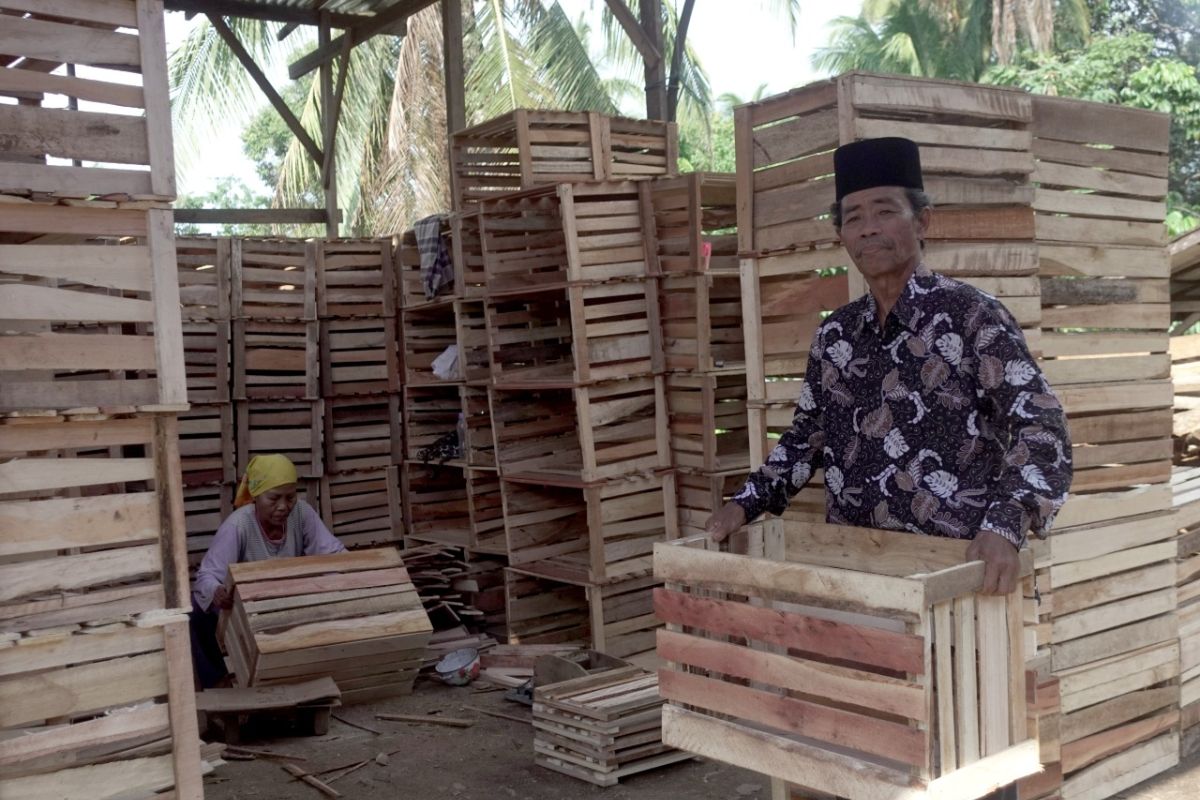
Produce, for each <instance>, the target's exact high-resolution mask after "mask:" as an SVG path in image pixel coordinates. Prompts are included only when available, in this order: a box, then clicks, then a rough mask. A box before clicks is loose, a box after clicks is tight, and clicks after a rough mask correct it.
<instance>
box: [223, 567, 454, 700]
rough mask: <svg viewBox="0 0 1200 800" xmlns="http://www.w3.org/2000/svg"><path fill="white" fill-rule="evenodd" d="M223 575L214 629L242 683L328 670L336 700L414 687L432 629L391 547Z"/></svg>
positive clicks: (283, 680)
mask: <svg viewBox="0 0 1200 800" xmlns="http://www.w3.org/2000/svg"><path fill="white" fill-rule="evenodd" d="M229 571H230V577H231V580H232V586H233V607H232V608H231V609H230V610H229V611H228V612H225V613H223V614H222V618H221V630H222V637H223V640H224V643H225V648H226V650H227V652H228V653H229V656H230V662H231V663H232V665H233V668H234V672H235V673H236V674H237V677H238V682H239V683H240V684H241V685H242V686H270V685H273V684H279V683H294V682H296V681H301V680H308V679H313V678H318V677H322V676H328V677H332V678H333V679H334V680H335V681H336V682H337V685H338V688H339V689H340V690H341V696H342V702H344V703H360V702H366V701H369V700H377V699H380V698H384V697H393V696H395V695H401V694H409V693H411V692H412V687H413V681H414V680H415V679H416V676H417V670H418V669H419V667H420V663H421V656H422V654H423V653H424V652H425V645H426V644H427V643H428V642H429V636H430V633H431V632H432V630H433V628H432V626H431V625H430V623H429V616H428V615H427V614H426V613H425V609H424V608H423V607H422V604H421V599H420V597H418V595H417V590H416V588H415V587H414V586H413V583H412V580H411V579H410V578H409V575H408V571H407V570H406V569H405V567H404V564H403V562H402V561H401V559H400V553H399V551H398V550H396V549H395V548H392V547H389V548H379V549H374V550H363V551H359V552H355V553H335V554H333V555H325V556H307V557H305V558H290V559H274V560H270V561H260V562H256V563H248V564H234V565H233V566H232V567H230V570H229Z"/></svg>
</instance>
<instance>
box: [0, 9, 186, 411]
mask: <svg viewBox="0 0 1200 800" xmlns="http://www.w3.org/2000/svg"><path fill="white" fill-rule="evenodd" d="M18 21H19V22H22V23H24V22H32V20H24V19H18ZM39 24H41V23H40V22H39ZM55 27H56V28H66V27H69V26H63V25H57V24H56V25H55ZM130 38H131V39H133V37H130ZM5 108H12V109H16V108H18V106H5ZM19 108H21V109H27V107H25V106H20V107H19ZM28 110H31V111H34V110H37V111H40V110H41V109H33V108H32V107H28ZM6 113H7V112H6ZM14 166H17V165H15V164H14ZM45 168H46V169H50V167H45ZM80 202H81V203H82V202H83V201H80ZM109 205H112V204H109ZM5 209H6V212H5V221H4V222H3V223H0V231H2V232H6V233H12V234H15V235H14V236H12V237H11V238H9V241H16V242H24V241H27V240H31V239H37V238H39V234H48V235H49V241H58V242H61V243H59V244H5V245H2V246H0V317H2V318H4V319H5V321H6V322H5V335H3V336H0V412H3V411H19V410H31V409H72V408H85V407H107V408H112V407H119V406H139V407H148V408H149V407H173V408H175V409H178V408H180V407H182V406H183V405H184V404H185V403H186V402H187V386H186V383H185V376H184V358H183V344H182V338H183V337H182V328H181V318H180V308H179V285H178V280H177V276H176V267H175V249H174V242H173V240H172V234H171V225H172V223H171V211H170V209H168V208H153V209H150V210H146V209H144V208H137V209H125V208H109V207H97V206H96V205H95V204H93V205H90V206H89V205H86V204H85V205H79V206H66V205H51V204H48V203H32V202H26V201H22V200H19V201H15V202H14V203H10V204H6V205H5ZM124 236H130V237H142V238H143V239H145V240H146V241H145V243H144V244H138V245H126V246H117V241H118V239H120V238H121V237H124ZM73 242H79V243H73Z"/></svg>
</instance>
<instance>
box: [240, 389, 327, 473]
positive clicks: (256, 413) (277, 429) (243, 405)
mask: <svg viewBox="0 0 1200 800" xmlns="http://www.w3.org/2000/svg"><path fill="white" fill-rule="evenodd" d="M324 408H325V402H324V401H323V400H316V401H309V400H296V401H292V402H275V401H270V400H247V401H244V402H239V403H237V404H236V407H235V409H234V414H235V417H236V418H237V452H238V457H237V474H238V476H239V477H240V476H241V475H243V474H245V472H246V466H247V465H248V464H249V463H250V459H251V458H253V457H254V456H256V455H259V454H260V453H262V454H266V453H282V454H283V455H285V456H287V457H288V458H289V459H291V461H292V463H293V464H295V465H296V471H297V473H298V474H299V475H300V477H302V478H319V477H320V476H321V475H322V474H323V473H324V472H325V453H324V445H323V444H322V441H321V430H322V427H323V424H322V420H323V418H324V415H325V411H324Z"/></svg>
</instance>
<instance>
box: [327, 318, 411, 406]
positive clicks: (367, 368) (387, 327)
mask: <svg viewBox="0 0 1200 800" xmlns="http://www.w3.org/2000/svg"><path fill="white" fill-rule="evenodd" d="M320 348H321V396H322V397H347V396H350V395H367V394H383V393H386V392H398V391H400V354H399V353H398V352H397V341H396V320H395V318H394V317H374V318H357V319H324V320H321V332H320Z"/></svg>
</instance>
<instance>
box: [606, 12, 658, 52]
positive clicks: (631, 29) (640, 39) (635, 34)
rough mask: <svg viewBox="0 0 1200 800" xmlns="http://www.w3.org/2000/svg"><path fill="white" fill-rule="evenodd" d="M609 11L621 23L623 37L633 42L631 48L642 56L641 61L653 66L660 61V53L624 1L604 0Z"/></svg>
mask: <svg viewBox="0 0 1200 800" xmlns="http://www.w3.org/2000/svg"><path fill="white" fill-rule="evenodd" d="M604 2H605V4H606V5H607V6H608V9H609V11H611V12H612V14H613V16H614V17H616V18H617V22H619V23H621V27H622V28H624V29H625V35H626V36H628V37H629V39H630V41H632V42H633V46H634V47H636V48H637V51H638V52H639V53H641V54H642V60H643V61H645V62H646V63H647V64H653V63H655V62H657V61H659V60H661V59H662V53H660V52H659V50H658V48H657V47H655V46H654V42H653V41H652V40H651V39H650V36H649V34H647V33H646V29H645V28H643V27H642V23H641V22H639V21H638V18H637V17H636V16H634V14H633V12H632V11H630V10H629V6H628V5H626V4H625V0H604Z"/></svg>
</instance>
